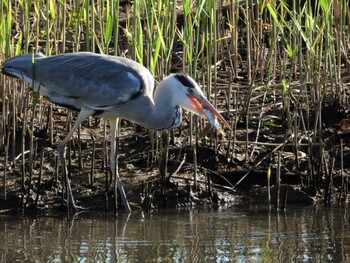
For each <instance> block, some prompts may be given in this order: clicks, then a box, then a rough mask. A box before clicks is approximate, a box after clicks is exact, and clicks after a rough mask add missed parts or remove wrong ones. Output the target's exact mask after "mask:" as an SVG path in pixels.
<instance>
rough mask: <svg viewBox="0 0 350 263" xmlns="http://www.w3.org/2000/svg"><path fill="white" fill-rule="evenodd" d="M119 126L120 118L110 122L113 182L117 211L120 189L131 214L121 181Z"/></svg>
mask: <svg viewBox="0 0 350 263" xmlns="http://www.w3.org/2000/svg"><path fill="white" fill-rule="evenodd" d="M118 124H119V119H118V118H116V119H110V120H109V125H110V127H111V154H110V166H111V170H112V174H113V180H114V197H115V210H116V211H117V194H118V193H117V188H118V189H119V193H120V196H121V199H122V202H123V205H124V207H125V210H126V211H127V212H130V211H131V209H130V205H129V202H128V200H127V198H126V194H125V191H124V188H123V185H122V182H121V180H120V177H119V170H118V149H117V147H116V136H117V132H118Z"/></svg>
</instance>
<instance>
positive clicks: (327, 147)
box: [0, 0, 350, 202]
mask: <svg viewBox="0 0 350 263" xmlns="http://www.w3.org/2000/svg"><path fill="white" fill-rule="evenodd" d="M349 38H350V3H349V0H320V1H302V0H290V1H276V0H269V1H262V0H257V1H235V0H232V1H215V0H207V1H204V0H203V1H202V0H198V1H190V0H183V1H182V2H180V1H166V0H157V1H146V0H134V1H119V0H105V1H102V0H98V1H87V0H84V1H71V0H58V1H53V0H46V1H43V0H41V1H31V0H2V1H0V60H1V61H5V60H6V59H8V58H10V57H12V56H14V55H17V54H20V53H36V52H42V53H44V54H46V55H53V54H58V53H66V52H76V51H93V52H97V53H106V54H107V53H108V54H114V55H118V56H126V57H129V58H132V59H134V60H136V61H138V62H140V63H142V64H144V65H146V66H147V67H148V68H149V69H150V71H151V72H152V73H153V74H154V76H155V78H156V80H159V79H162V78H163V77H164V76H165V75H167V74H169V73H171V72H178V71H181V72H185V73H187V74H189V75H191V76H192V77H194V78H195V79H196V80H198V82H199V83H200V84H201V86H202V88H203V89H204V91H205V93H206V94H207V95H208V97H210V99H211V100H212V102H213V103H214V104H215V105H216V106H217V107H218V108H219V109H220V110H221V111H222V112H223V115H224V116H225V117H226V118H227V120H228V121H229V123H230V124H231V125H232V131H227V134H226V135H225V136H224V137H220V136H218V135H216V134H214V133H209V135H208V134H206V135H205V134H204V131H207V127H206V125H207V123H206V122H205V121H203V120H199V119H197V118H195V117H193V116H190V117H189V118H188V119H186V121H185V123H184V124H183V125H182V127H180V128H178V129H176V130H175V131H172V132H171V133H170V134H165V135H164V136H162V135H161V134H157V133H154V132H152V131H149V136H150V138H151V148H149V149H148V150H147V151H146V153H145V152H138V154H139V155H140V156H142V158H144V160H145V161H147V165H148V166H153V165H155V164H157V163H158V160H159V159H161V160H162V163H164V164H167V162H168V159H172V160H173V161H178V163H181V160H182V159H183V158H184V149H185V148H186V146H188V145H189V144H190V145H191V146H192V147H191V149H194V150H193V154H192V156H193V160H189V162H191V163H193V165H194V166H193V173H194V175H196V172H197V170H198V169H197V167H196V165H197V163H198V155H199V154H200V151H201V150H203V149H202V148H203V147H205V146H207V147H210V148H211V149H213V150H214V151H215V153H216V154H217V156H219V157H218V159H217V160H216V162H215V164H213V163H210V164H208V167H209V168H210V169H212V170H219V172H220V171H226V172H227V171H229V170H243V171H245V172H247V173H246V174H245V176H244V177H243V178H242V180H243V181H244V179H245V178H246V176H248V172H250V173H252V171H256V170H258V171H262V172H264V173H265V174H266V173H267V171H268V167H271V171H272V174H276V173H277V174H279V173H282V174H286V173H289V178H294V180H295V181H299V182H300V184H302V185H303V186H314V187H316V188H317V189H320V188H321V189H323V190H324V194H325V201H329V199H328V198H329V197H328V196H329V193H330V192H331V191H333V190H334V189H335V188H334V185H333V179H334V178H335V177H336V176H340V178H341V182H342V183H341V184H340V185H339V188H338V190H340V191H339V192H340V195H339V197H345V196H347V179H346V178H347V177H345V176H344V175H345V172H346V169H349V166H348V164H349V163H350V162H349V161H350V156H349V154H348V153H347V152H346V151H344V147H343V142H342V141H341V138H340V137H339V136H338V135H337V134H336V131H335V130H334V128H335V127H336V126H335V124H337V123H338V122H339V121H340V120H341V119H342V118H343V117H345V116H346V114H347V113H348V109H349V106H348V103H349V94H350V93H349V88H350V84H349V83H350V79H349V73H350V39H349ZM62 81H63V82H64V80H62ZM0 90H1V92H0V106H1V118H0V149H1V151H0V178H3V181H2V182H3V183H2V186H1V189H2V196H3V197H4V198H5V199H6V194H7V192H8V191H11V190H13V189H11V187H14V185H13V184H11V183H10V180H13V175H17V174H20V175H21V185H22V188H23V193H29V192H30V189H32V188H33V187H34V188H36V189H37V186H36V185H37V183H38V178H41V177H39V175H40V176H41V172H42V169H44V172H46V174H47V175H48V176H52V175H54V176H53V177H55V176H56V179H57V173H58V172H57V169H56V168H55V167H52V166H50V168H45V167H46V166H45V165H44V167H42V166H40V165H39V164H40V159H41V160H42V158H43V156H46V158H48V160H51V162H56V163H57V158H56V159H55V156H54V155H55V154H56V153H55V150H52V149H51V148H50V145H57V141H59V138H57V135H58V134H59V135H62V134H64V133H65V130H67V127H69V125H70V123H71V120H72V118H74V117H73V116H74V115H71V113H69V111H66V110H64V109H62V108H60V107H58V106H56V105H51V104H50V103H49V102H47V101H46V100H45V99H42V98H41V99H39V100H38V101H37V102H35V101H36V99H35V96H34V95H33V94H31V93H30V92H29V89H28V88H26V87H25V85H23V84H21V82H19V81H17V80H13V79H9V78H7V77H5V76H3V75H1V76H0ZM28 92H29V93H28ZM32 97H33V99H32ZM62 115H64V116H67V118H62ZM91 122H92V119H91V120H90V121H89V124H86V126H91ZM130 125H131V124H130V123H128V122H124V123H123V126H122V131H123V130H128V128H129V127H130ZM86 126H84V127H82V130H84V131H85V128H86ZM103 127H105V126H104V125H103V123H102V124H100V125H99V126H97V127H95V128H96V129H95V133H96V134H98V133H100V134H104V136H105V137H106V133H105V132H102V133H101V132H99V131H100V129H102V130H103ZM86 132H87V133H88V134H89V130H86ZM81 134H83V133H82V131H80V133H79V138H80V137H83V136H82V135H81ZM85 134H86V133H85ZM174 135H176V137H178V138H180V142H181V146H180V147H178V146H175V142H174V137H175V136H174ZM91 137H93V135H91ZM122 140H123V139H122ZM122 140H121V141H122ZM344 140H346V138H344ZM82 141H85V143H88V144H89V145H92V143H93V146H90V147H89V149H85V150H81V148H82V146H81V144H82V143H83V142H82ZM92 141H93V140H91V139H89V136H86V135H85V139H83V138H80V140H78V141H75V142H73V143H72V145H71V146H70V148H69V151H68V153H69V156H70V158H71V162H73V163H77V165H78V166H79V167H82V166H84V163H86V162H88V163H91V167H92V168H91V171H94V169H100V170H102V171H103V170H105V163H106V158H107V157H106V156H107V155H106V151H105V149H106V143H105V141H106V139H105V140H103V139H101V140H100V141H97V143H96V145H95V142H92ZM169 141H170V142H169ZM27 142H31V143H29V144H28V143H27ZM121 143H122V142H121ZM92 147H94V148H93V152H94V153H95V147H98V148H99V149H100V151H101V152H103V154H102V155H100V156H96V159H99V160H101V162H102V164H101V167H100V166H99V167H97V166H98V165H96V166H95V155H94V154H93V156H91V149H92ZM169 147H170V149H169ZM175 148H176V149H178V151H177V152H176V156H175V157H174V156H171V155H169V151H171V149H175ZM81 151H86V152H89V153H86V154H88V157H86V158H87V159H86V158H85V159H84V161H82V159H81V158H82V156H83V154H82V153H81ZM71 155H72V156H71ZM187 158H188V157H187ZM346 158H348V159H349V161H348V162H346V161H344V160H346ZM218 160H219V162H217V161H218ZM97 161H98V160H97ZM201 163H202V162H201V161H200V164H201ZM346 163H348V164H346ZM38 167H41V168H40V169H39V168H38ZM164 167H165V168H164ZM164 167H163V168H162V174H163V179H164V178H165V176H166V175H167V173H168V170H167V169H166V167H167V165H164ZM209 168H208V169H209ZM92 174H93V172H92ZM232 177H234V175H231V177H230V178H227V179H228V180H229V181H231V180H232V181H234V180H236V179H235V178H232ZM10 178H11V179H10ZM196 178H197V177H195V179H194V182H195V184H196V183H197V181H196ZM34 179H35V180H34ZM242 180H240V181H239V183H240V182H242ZM263 180H265V181H266V176H265V177H264V179H263ZM232 181H231V186H230V187H234V185H233V184H235V183H233V182H232ZM237 181H238V180H236V182H237ZM90 183H91V184H93V176H91V178H90ZM39 184H40V181H39ZM73 184H74V183H73ZM21 196H22V197H23V198H24V194H22V195H21ZM24 199H25V198H24ZM37 201H38V200H36V202H37Z"/></svg>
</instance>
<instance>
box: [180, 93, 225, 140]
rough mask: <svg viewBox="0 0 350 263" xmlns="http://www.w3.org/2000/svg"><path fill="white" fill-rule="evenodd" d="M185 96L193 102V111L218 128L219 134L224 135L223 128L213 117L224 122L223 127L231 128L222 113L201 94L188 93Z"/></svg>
mask: <svg viewBox="0 0 350 263" xmlns="http://www.w3.org/2000/svg"><path fill="white" fill-rule="evenodd" d="M187 96H188V97H189V98H190V99H191V100H192V102H193V103H194V105H193V106H194V109H195V112H196V113H197V114H199V115H200V116H202V117H203V118H205V119H207V120H208V121H209V122H210V124H211V125H212V126H213V127H214V128H216V129H217V130H219V132H220V133H221V134H223V135H224V131H223V129H221V127H220V125H218V123H217V121H216V120H215V117H216V118H218V119H219V120H220V121H221V122H222V123H223V124H224V126H225V127H227V128H229V129H230V130H231V127H230V125H229V124H228V123H227V121H226V120H225V119H224V117H222V115H221V114H220V113H219V112H218V111H217V110H216V109H215V108H214V106H213V105H212V104H211V103H210V102H209V101H208V100H207V99H206V98H205V97H204V96H203V95H201V94H198V95H197V94H188V95H187ZM215 121H216V122H215Z"/></svg>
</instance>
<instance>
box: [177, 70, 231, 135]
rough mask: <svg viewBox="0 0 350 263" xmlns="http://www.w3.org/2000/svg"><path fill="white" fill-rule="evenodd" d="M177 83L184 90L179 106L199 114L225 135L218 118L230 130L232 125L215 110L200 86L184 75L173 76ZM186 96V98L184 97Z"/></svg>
mask: <svg viewBox="0 0 350 263" xmlns="http://www.w3.org/2000/svg"><path fill="white" fill-rule="evenodd" d="M173 76H174V78H175V79H176V81H177V82H178V83H179V85H180V88H181V90H182V92H181V95H180V94H179V93H178V94H179V101H178V104H179V106H181V107H183V108H184V109H186V110H188V111H190V112H193V113H194V114H197V115H198V116H200V117H202V118H205V119H207V120H208V121H209V122H210V124H211V125H212V126H213V127H214V128H216V129H218V130H219V132H221V133H223V130H222V129H221V127H220V125H219V124H218V122H217V121H216V118H217V119H218V120H219V121H221V122H222V123H223V124H224V126H225V127H227V128H229V129H230V125H229V124H228V123H227V121H226V120H225V119H224V117H222V115H221V114H220V113H219V112H218V111H217V110H216V109H215V108H214V106H213V105H212V104H211V103H210V102H209V101H208V99H207V98H206V97H205V96H204V94H203V91H202V90H201V89H200V88H199V86H198V84H197V83H196V82H195V81H194V80H193V79H192V78H191V77H189V76H186V75H183V74H175V75H173ZM183 95H184V96H183Z"/></svg>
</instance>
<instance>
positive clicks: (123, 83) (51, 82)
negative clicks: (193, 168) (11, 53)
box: [5, 52, 149, 110]
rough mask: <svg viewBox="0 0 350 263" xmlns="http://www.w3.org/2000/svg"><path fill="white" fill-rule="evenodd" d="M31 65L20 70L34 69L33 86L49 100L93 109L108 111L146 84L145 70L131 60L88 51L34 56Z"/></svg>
mask: <svg viewBox="0 0 350 263" xmlns="http://www.w3.org/2000/svg"><path fill="white" fill-rule="evenodd" d="M28 56H29V55H28ZM23 57H24V56H22V59H23ZM28 59H29V58H28ZM30 59H31V56H30ZM27 64H28V63H27ZM5 66H6V65H5ZM18 67H20V66H18ZM22 67H24V66H23V63H22ZM29 67H30V68H29ZM32 68H33V65H32V64H28V66H26V68H25V69H20V70H21V71H22V72H23V73H22V74H26V75H28V76H29V78H33V72H34V74H35V76H34V78H35V80H36V82H38V84H37V85H38V86H39V87H40V86H41V88H40V89H41V92H42V93H43V95H44V96H46V97H48V99H49V100H51V101H53V102H55V103H58V104H64V105H66V106H72V107H75V108H81V106H82V105H83V106H86V107H89V108H92V109H96V110H108V109H110V108H111V107H116V106H118V105H119V104H121V103H124V102H126V101H129V100H132V99H134V98H136V97H138V96H140V95H141V94H142V93H143V92H144V89H145V85H146V84H145V81H144V78H143V76H142V74H143V72H144V71H145V70H146V71H147V74H149V73H148V70H147V69H145V68H144V67H143V66H142V65H140V64H138V63H136V62H134V61H132V60H129V59H125V58H121V57H114V56H107V55H97V54H93V53H88V52H80V53H71V54H61V55H56V56H50V57H45V56H38V57H37V59H36V60H35V62H34V70H33V69H32ZM147 76H148V75H147ZM71 104H75V105H71ZM78 104H80V105H78Z"/></svg>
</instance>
